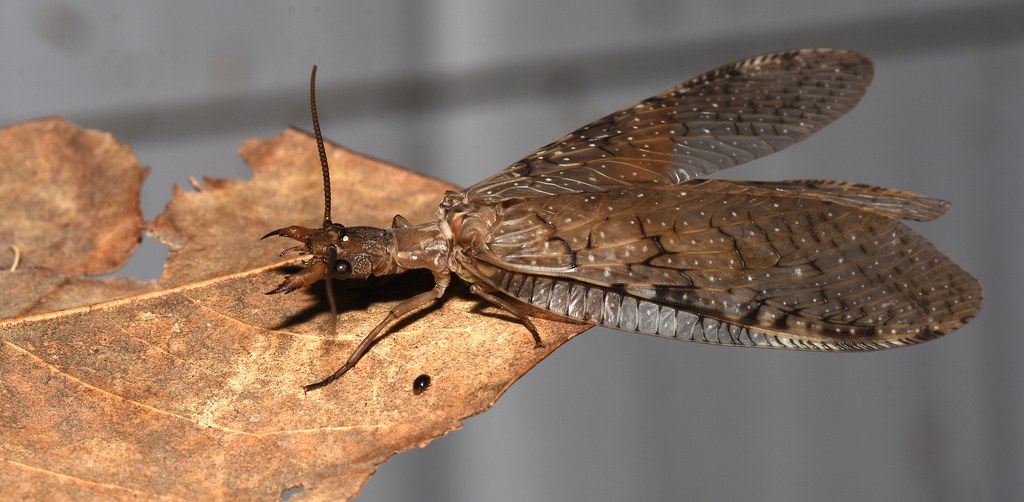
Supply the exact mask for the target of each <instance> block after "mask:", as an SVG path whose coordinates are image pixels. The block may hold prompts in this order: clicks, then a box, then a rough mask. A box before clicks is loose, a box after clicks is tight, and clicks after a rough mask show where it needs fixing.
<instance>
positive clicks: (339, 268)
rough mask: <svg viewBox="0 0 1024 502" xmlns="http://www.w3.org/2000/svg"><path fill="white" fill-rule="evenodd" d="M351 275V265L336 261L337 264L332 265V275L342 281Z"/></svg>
mask: <svg viewBox="0 0 1024 502" xmlns="http://www.w3.org/2000/svg"><path fill="white" fill-rule="evenodd" d="M351 273H352V264H351V263H349V262H347V261H345V260H338V263H336V264H335V265H334V275H335V276H336V277H338V278H339V279H344V278H346V277H348V276H349V274H351Z"/></svg>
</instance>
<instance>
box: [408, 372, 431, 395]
mask: <svg viewBox="0 0 1024 502" xmlns="http://www.w3.org/2000/svg"><path fill="white" fill-rule="evenodd" d="M428 387H430V375H420V376H418V377H416V379H415V380H413V381H412V393H413V394H416V395H417V396H418V395H420V394H422V393H423V391H425V390H427V388H428Z"/></svg>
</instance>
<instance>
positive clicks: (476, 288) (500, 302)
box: [469, 284, 544, 349]
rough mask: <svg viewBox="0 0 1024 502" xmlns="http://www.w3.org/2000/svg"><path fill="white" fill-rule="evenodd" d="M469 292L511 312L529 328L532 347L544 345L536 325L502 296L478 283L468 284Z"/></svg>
mask: <svg viewBox="0 0 1024 502" xmlns="http://www.w3.org/2000/svg"><path fill="white" fill-rule="evenodd" d="M469 292H470V293H473V294H474V295H477V296H479V297H480V298H483V299H484V300H487V301H489V302H491V303H493V304H495V305H497V306H498V307H500V308H501V309H502V310H504V311H505V312H508V313H509V314H512V316H513V317H515V318H516V319H518V320H519V322H521V323H523V326H526V329H528V330H530V334H531V335H533V346H534V348H538V349H539V348H541V347H543V346H544V342H543V341H541V339H540V333H539V332H537V327H536V326H534V325H533V321H531V320H530V317H529V316H527V315H526V314H523V313H522V312H520V311H519V310H517V309H516V307H515V306H514V305H512V304H511V303H509V302H507V301H505V299H503V298H501V297H499V296H495V295H492V294H490V293H488V292H487V291H484V288H482V287H480V285H479V284H470V285H469Z"/></svg>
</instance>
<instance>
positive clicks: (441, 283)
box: [302, 272, 451, 392]
mask: <svg viewBox="0 0 1024 502" xmlns="http://www.w3.org/2000/svg"><path fill="white" fill-rule="evenodd" d="M450 281H451V276H450V274H449V273H448V272H443V273H437V272H435V273H434V289H432V290H430V291H426V292H423V293H420V294H418V295H416V296H414V297H412V298H409V299H408V300H405V301H403V302H401V303H399V304H398V305H395V306H394V307H391V310H389V311H388V315H387V316H385V317H384V320H382V321H381V322H380V323H379V324H377V326H376V327H375V328H373V329H372V330H370V332H369V333H368V334H367V335H366V337H365V338H363V341H362V342H360V343H359V346H358V347H356V350H355V351H354V352H352V355H350V356H348V360H347V361H345V364H344V365H342V367H340V368H338V370H337V371H335V372H334V373H333V374H332V375H331V376H329V377H327V378H325V379H323V380H321V381H319V382H316V383H311V384H309V385H306V386H304V387H302V389H303V390H304V391H306V392H309V391H311V390H316V389H319V388H320V387H323V386H326V385H328V384H330V383H331V382H333V381H335V380H337V379H339V378H341V376H342V375H344V374H345V373H347V372H348V370H350V369H352V368H353V367H355V365H356V363H357V362H359V360H360V359H362V358H363V356H364V355H366V353H367V352H368V351H369V350H370V346H372V345H373V341H374V340H375V339H376V338H377V335H378V334H379V333H380V332H381V331H383V330H384V328H386V327H388V326H389V325H391V324H392V323H394V322H395V321H397V320H399V319H401V318H402V316H404V315H405V314H408V313H409V312H412V311H413V310H416V309H418V308H420V307H423V306H426V305H430V304H432V303H434V302H436V301H437V300H438V298H441V296H442V295H444V291H445V289H447V288H448V284H449V282H450Z"/></svg>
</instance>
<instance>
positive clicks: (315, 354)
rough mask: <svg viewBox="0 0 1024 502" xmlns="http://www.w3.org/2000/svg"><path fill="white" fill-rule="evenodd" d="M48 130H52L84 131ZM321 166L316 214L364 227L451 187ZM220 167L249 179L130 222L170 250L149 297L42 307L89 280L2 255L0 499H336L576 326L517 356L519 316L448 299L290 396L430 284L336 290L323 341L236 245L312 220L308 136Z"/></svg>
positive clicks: (256, 253)
mask: <svg viewBox="0 0 1024 502" xmlns="http://www.w3.org/2000/svg"><path fill="white" fill-rule="evenodd" d="M50 122H55V123H58V126H59V127H67V128H69V129H68V131H71V132H70V135H71V136H72V137H75V136H81V135H94V134H102V133H94V132H91V131H81V130H77V129H75V128H74V126H70V125H68V124H66V123H65V122H63V121H60V120H57V121H50ZM38 125H39V124H38V123H31V124H25V125H21V126H15V127H12V128H9V129H7V130H4V131H0V135H3V134H9V133H11V129H17V128H21V127H27V126H33V127H35V126H38ZM58 126H52V127H58ZM46 131H47V128H46V127H43V128H41V130H40V131H38V132H35V133H27V132H25V131H18V132H17V134H22V135H23V136H24V138H27V139H24V141H28V142H30V143H31V142H32V139H31V138H32V136H33V135H34V136H35V137H36V138H37V139H36V140H37V141H51V139H49V136H48V135H47V133H46ZM107 137H108V138H109V136H107ZM79 143H82V142H81V141H79ZM85 143H86V144H91V143H89V142H85ZM111 144H112V145H114V146H113V147H112V148H113V149H115V150H117V149H121V150H125V151H127V148H126V147H119V146H117V145H116V144H113V143H111ZM46 150H47V149H45V148H42V147H38V148H37V149H36V151H37V152H39V155H41V156H42V157H30V156H26V155H25V154H24V153H23V152H12V151H10V150H9V149H8V147H7V146H4V147H3V148H0V157H4V158H3V159H0V165H3V166H4V169H5V170H7V169H10V168H18V169H23V170H30V169H31V170H34V169H42V170H43V171H44V172H46V171H47V170H49V169H53V167H52V166H49V165H48V164H49V163H50V162H51V160H49V157H47V155H50V153H48V152H46ZM328 152H330V155H331V162H332V164H333V174H334V179H335V180H336V181H335V185H336V186H335V190H334V199H335V201H337V202H336V204H337V205H336V209H335V218H336V220H340V221H342V222H344V223H345V224H375V225H384V224H388V223H390V220H391V217H392V216H393V215H394V213H395V212H401V213H403V214H404V215H405V216H407V217H409V218H410V219H411V220H413V221H414V222H417V221H423V220H424V219H426V218H428V217H430V216H431V215H432V213H433V211H434V208H435V207H436V203H437V202H438V201H439V200H440V198H441V195H442V194H443V191H444V190H445V189H449V188H451V187H450V186H448V185H445V184H443V183H441V182H438V181H436V180H431V179H428V178H425V177H422V176H419V175H416V174H413V173H409V172H407V171H403V170H401V169H398V168H395V167H393V166H389V165H387V164H384V163H382V162H379V161H374V160H372V159H368V158H365V157H362V156H359V155H356V154H353V153H351V152H348V151H345V150H343V149H340V148H338V147H334V146H332V145H328ZM241 153H242V156H243V157H244V158H245V159H246V160H247V161H248V162H249V163H250V164H251V165H252V167H253V171H254V176H253V179H252V181H250V182H241V181H234V180H206V182H205V186H204V187H203V189H202V190H201V191H199V192H192V191H188V190H185V189H178V190H176V191H175V194H174V200H173V201H172V202H171V203H170V205H169V206H168V208H167V211H166V212H165V213H164V214H163V215H161V216H160V217H158V218H157V219H156V220H155V221H154V222H152V223H150V224H149V225H148V228H149V232H150V233H151V235H154V236H156V237H158V238H159V239H161V240H162V241H164V242H168V243H169V244H170V245H171V246H172V249H173V250H174V251H175V252H174V254H173V255H172V257H171V259H170V260H169V262H168V265H167V268H166V270H165V272H164V275H163V277H161V279H160V283H159V284H160V285H159V286H158V287H157V286H153V285H147V284H145V283H142V284H141V285H140V283H133V282H131V281H124V280H119V281H122V283H120V284H118V283H117V282H116V281H115V282H114V283H112V285H108V289H111V288H112V289H113V290H115V291H107V295H108V296H106V297H107V298H110V297H118V296H124V295H128V296H125V297H123V298H121V299H118V300H113V301H107V302H106V303H98V304H91V305H85V306H81V307H77V308H71V309H69V310H56V309H59V308H64V307H67V306H69V305H72V304H74V298H75V297H77V296H79V295H80V294H81V293H79V290H76V289H75V288H87V287H89V286H82V284H90V281H93V280H91V279H83V278H81V277H77V276H76V275H75V274H78V273H80V272H67V271H65V272H55V271H53V270H51V269H48V268H40V267H39V266H38V265H37V264H38V263H39V262H33V261H30V260H29V259H28V256H29V255H28V253H26V255H25V260H24V261H23V263H25V264H30V265H32V266H28V265H25V266H24V268H19V270H18V271H17V272H14V273H13V274H12V273H10V272H6V271H5V272H0V280H3V281H5V282H3V283H2V284H3V285H4V292H5V296H11V297H17V298H18V300H16V301H13V302H10V303H11V304H12V305H14V307H11V308H12V309H13V310H8V311H6V312H5V313H6V316H5V317H8V319H7V320H5V321H0V340H2V342H0V484H2V485H3V486H4V487H5V492H4V493H5V496H10V497H13V498H47V499H53V498H63V499H104V500H106V499H129V498H154V497H156V496H158V495H159V496H166V497H170V498H182V499H225V498H228V499H245V500H252V499H279V498H280V496H281V494H282V492H284V491H286V490H288V489H292V488H297V487H298V489H297V490H295V492H296V495H295V497H294V498H293V500H338V499H346V498H350V497H352V496H354V495H355V494H356V493H358V491H359V489H360V487H361V486H362V485H363V483H365V482H366V480H367V479H368V478H369V476H370V475H371V474H372V473H373V472H374V470H375V469H376V467H377V465H379V464H380V463H382V462H383V461H384V460H386V459H387V458H388V457H389V456H390V455H392V454H393V453H395V452H398V451H402V450H405V449H408V448H411V447H414V446H420V445H423V444H425V443H427V442H429V441H430V440H431V439H433V438H436V437H438V436H440V435H443V434H445V433H446V432H447V431H449V430H452V429H455V428H458V427H460V424H461V421H462V420H463V419H464V418H466V417H468V416H471V415H474V414H477V413H480V412H482V411H484V410H486V409H487V408H488V407H490V406H491V405H492V404H493V403H494V401H495V400H496V399H497V398H498V397H499V396H500V395H501V393H502V392H503V391H504V390H505V389H506V388H507V387H508V386H509V385H511V384H512V382H514V381H515V380H516V379H517V378H518V377H519V376H521V375H522V374H523V373H525V372H526V371H528V370H529V369H530V368H531V367H532V366H533V365H535V364H536V363H537V362H538V361H539V360H540V359H542V358H543V357H544V356H546V355H547V354H548V353H550V351H551V350H553V349H554V348H556V347H557V346H558V345H560V344H561V343H563V342H564V341H566V340H567V339H569V338H571V336H572V335H573V334H574V333H576V332H578V331H581V330H582V329H583V328H584V327H583V326H578V325H565V324H559V323H554V322H550V321H545V320H541V319H538V320H535V322H536V323H537V326H538V328H540V330H541V333H542V335H543V336H544V339H545V341H546V342H547V346H546V347H545V348H543V349H534V348H533V343H532V341H531V339H530V335H529V333H528V332H527V331H526V330H525V329H524V328H523V327H522V326H521V325H520V324H519V323H517V322H515V321H512V320H510V319H508V318H507V316H505V315H503V314H501V313H500V312H498V311H496V310H495V309H493V308H491V307H489V306H486V305H485V304H482V303H480V302H478V301H477V300H475V299H473V298H472V297H470V296H468V295H467V294H466V292H465V288H463V287H457V286H456V287H453V288H452V290H450V293H449V294H448V295H446V298H445V300H444V302H443V303H442V304H441V305H440V306H439V307H436V308H429V309H425V310H423V311H420V312H418V313H415V314H414V315H413V316H412V317H411V318H410V319H408V320H406V321H403V322H401V323H399V324H398V325H397V326H395V327H394V328H392V329H391V330H389V331H388V334H387V336H386V337H384V338H383V339H381V340H380V341H379V342H378V343H377V344H376V346H375V347H374V348H373V350H371V352H370V353H369V355H368V356H367V357H366V358H365V359H363V360H362V361H361V362H360V363H359V365H358V366H356V368H355V369H354V370H353V371H351V372H350V373H349V374H348V375H346V376H345V377H344V378H342V379H341V380H339V381H338V382H336V383H334V384H332V385H330V386H328V387H326V388H324V389H321V390H319V391H314V392H311V393H309V394H306V395H304V394H303V392H302V388H301V387H302V385H304V384H308V383H311V382H313V381H316V380H319V379H320V378H321V377H323V376H326V375H327V374H329V373H330V372H332V371H333V370H334V369H335V368H336V367H337V366H338V365H339V364H340V363H341V362H342V361H343V359H344V357H346V356H347V355H348V353H349V351H351V349H352V348H353V347H354V345H355V344H356V343H357V341H358V340H359V339H360V338H361V336H362V334H363V333H366V332H367V330H369V329H370V328H371V327H372V326H373V325H374V324H376V323H377V322H378V321H379V320H380V319H382V318H383V317H384V315H385V313H386V311H387V309H388V308H390V306H391V305H393V304H394V302H396V301H399V300H401V299H403V298H406V297H408V296H410V295H411V294H412V293H413V292H415V291H421V290H427V289H429V288H430V287H431V279H430V277H429V274H427V275H422V274H407V275H406V276H402V277H398V278H394V279H391V280H378V281H371V282H368V283H345V284H342V285H339V286H338V292H339V294H340V298H339V307H340V309H341V311H342V313H341V315H340V319H339V323H340V329H339V335H338V338H337V339H336V340H331V339H328V338H326V337H325V333H326V331H327V325H328V317H327V314H326V307H325V303H326V302H325V301H324V300H323V295H324V290H323V286H322V285H320V286H317V287H313V288H311V289H310V290H309V291H299V292H295V293H292V294H289V295H276V296H266V295H263V294H262V292H263V291H267V290H269V289H271V288H272V287H274V286H275V285H277V284H278V283H279V282H280V281H281V279H282V277H283V275H285V274H286V273H287V272H288V268H287V266H283V267H282V266H275V265H274V263H275V261H277V260H278V258H277V257H276V253H277V252H278V251H279V250H280V249H282V247H283V246H282V244H284V241H283V240H278V239H273V240H268V241H259V240H258V238H259V237H260V236H261V235H262V234H263V233H265V232H267V231H269V230H272V229H274V228H277V227H280V226H284V225H290V224H304V225H310V226H316V225H317V224H318V223H319V221H320V218H321V217H322V214H321V213H322V208H321V206H320V204H321V200H322V196H321V195H320V194H319V193H318V191H319V190H320V187H321V184H320V183H321V180H320V174H319V169H318V166H317V162H316V160H315V146H314V143H313V141H312V139H311V138H309V136H308V135H306V134H304V133H301V132H297V131H291V130H289V131H285V132H284V133H282V134H281V135H279V136H277V137H275V138H273V139H271V140H266V141H257V140H251V141H249V142H247V143H246V144H245V146H243V148H242V151H241ZM81 155H85V154H84V152H82V153H78V154H76V153H74V152H73V151H72V152H69V153H67V154H64V155H63V156H62V158H63V160H64V161H67V160H68V159H71V161H74V160H77V159H78V157H79V156H81ZM12 158H14V159H21V160H20V161H18V160H11V159H12ZM40 158H42V159H44V160H39V159H40ZM96 164H99V163H93V164H92V165H94V166H95V165H96ZM83 169H84V168H83ZM81 173H82V175H83V176H84V177H86V178H93V179H95V182H94V183H93V187H94V190H98V191H101V192H102V193H108V192H109V191H114V192H119V191H130V190H132V189H130V188H126V187H125V182H124V181H122V180H118V179H116V178H110V177H108V175H106V174H88V175H86V174H87V173H86V172H85V171H84V170H83V171H81ZM4 176H5V178H4V184H5V186H4V187H3V188H2V189H3V190H7V189H8V187H7V186H6V184H7V183H8V181H7V180H8V179H9V178H8V176H9V175H8V173H6V172H5V173H4ZM47 183H53V181H48V182H47ZM39 185H42V183H40V184H39ZM29 188H31V187H28V188H25V189H26V190H27V189H29ZM134 190H137V188H135V189H134ZM44 191H48V192H47V193H49V195H47V194H46V193H43V194H32V195H30V196H31V197H36V198H40V199H41V200H43V201H46V200H49V199H51V198H58V199H59V198H60V197H61V196H62V195H63V189H58V190H55V189H53V188H52V187H50V186H47V187H45V188H44ZM137 195H138V194H137V191H136V192H135V193H134V194H133V197H135V198H136V200H137ZM26 196H29V195H26ZM109 197H113V196H100V195H97V196H96V198H97V199H98V200H100V201H103V200H109ZM54 203H55V204H60V202H54ZM25 214H26V216H25V218H34V219H33V220H30V221H31V222H32V223H34V224H35V225H42V226H49V227H55V228H65V223H64V221H63V220H60V218H62V216H61V215H62V214H64V213H60V212H44V213H41V214H44V215H46V217H47V218H50V219H39V215H36V214H32V213H31V212H28V213H25ZM52 218H57V219H56V220H54V219H52ZM9 220H10V219H9V218H4V219H3V221H2V222H0V235H2V236H9V235H22V234H19V233H16V232H15V230H14V228H16V226H18V225H26V224H27V223H28V222H10V221H9ZM28 226H31V225H28ZM118 235H119V237H118V239H116V241H117V242H114V241H109V240H108V241H103V240H100V241H96V240H94V241H93V242H97V244H94V245H93V246H92V247H91V248H84V249H79V250H76V251H71V252H69V251H66V250H64V249H63V248H62V249H61V250H60V251H59V252H61V253H65V252H67V253H71V254H83V255H87V256H93V255H104V256H106V255H107V254H108V253H109V250H110V249H119V247H120V246H124V245H126V244H125V243H124V241H126V240H127V241H130V242H132V243H134V242H136V241H137V237H135V236H134V235H132V234H129V233H124V232H121V233H118ZM68 240H70V239H56V240H55V243H54V244H52V245H53V246H56V247H59V246H61V245H63V243H65V242H67V241H68ZM81 240H85V239H84V238H83V239H81ZM19 242H20V241H19ZM70 244H73V245H76V246H77V245H80V244H81V243H80V242H76V243H70ZM132 245H134V244H132ZM25 246H26V248H30V246H28V245H25ZM100 248H102V249H100ZM22 251H23V253H24V252H25V251H24V249H23V250H22ZM0 256H5V255H0ZM87 261H88V260H87ZM94 261H95V260H94ZM111 261H113V262H116V260H111ZM4 267H5V269H6V264H4ZM86 269H87V268H86ZM11 277H16V279H13V280H12V279H10V278H11ZM55 285H60V286H59V287H58V286H55ZM140 290H142V291H147V292H143V293H141V294H138V293H137V292H138V291H140ZM83 303H92V302H88V301H87V302H83ZM48 307H52V308H48ZM29 313H30V314H31V315H26V314H29ZM420 374H428V375H430V376H431V377H432V380H433V384H432V385H431V387H430V388H429V389H428V390H427V391H426V392H424V393H422V394H420V395H415V394H413V392H412V382H413V380H415V379H416V377H417V376H419V375H420Z"/></svg>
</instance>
